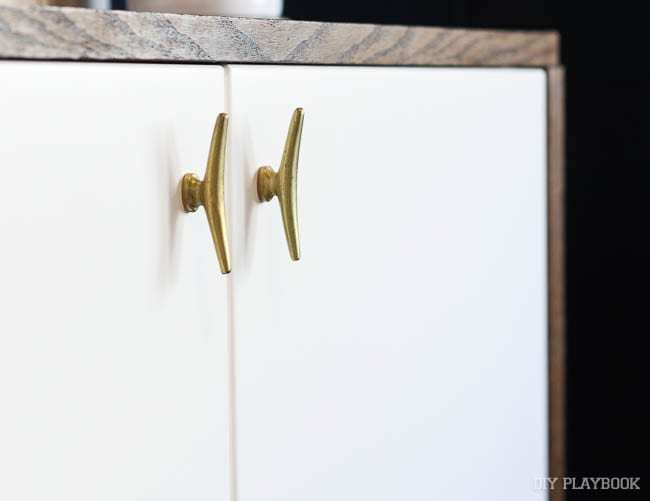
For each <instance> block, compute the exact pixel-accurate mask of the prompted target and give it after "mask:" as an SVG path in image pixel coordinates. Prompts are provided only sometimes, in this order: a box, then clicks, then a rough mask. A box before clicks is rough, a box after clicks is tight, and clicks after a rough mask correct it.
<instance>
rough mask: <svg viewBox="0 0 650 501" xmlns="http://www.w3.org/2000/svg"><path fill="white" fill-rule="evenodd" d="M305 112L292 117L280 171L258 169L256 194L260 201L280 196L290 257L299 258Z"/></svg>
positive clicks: (265, 168)
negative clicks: (301, 147)
mask: <svg viewBox="0 0 650 501" xmlns="http://www.w3.org/2000/svg"><path fill="white" fill-rule="evenodd" d="M304 116H305V113H304V111H303V109H302V108H297V109H296V110H295V111H294V112H293V116H292V117H291V123H290V124H289V132H288V134H287V141H286V143H285V145H284V152H283V153H282V161H281V162H280V168H279V169H278V172H275V171H274V170H273V169H272V168H271V167H269V166H264V167H260V168H259V170H258V171H257V195H258V196H259V199H260V202H269V201H270V200H271V199H273V197H274V196H277V197H278V200H279V202H280V210H281V212H282V222H283V223H284V232H285V234H286V236H287V244H288V245H289V254H290V255H291V259H293V260H294V261H298V259H300V240H299V237H298V194H297V193H298V186H297V183H298V157H299V155H300V138H301V136H302V123H303V119H304Z"/></svg>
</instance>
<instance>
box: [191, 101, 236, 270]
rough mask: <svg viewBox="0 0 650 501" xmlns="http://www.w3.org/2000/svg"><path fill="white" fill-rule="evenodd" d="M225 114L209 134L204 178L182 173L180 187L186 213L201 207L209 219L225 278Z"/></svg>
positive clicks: (227, 247) (227, 248) (227, 255)
mask: <svg viewBox="0 0 650 501" xmlns="http://www.w3.org/2000/svg"><path fill="white" fill-rule="evenodd" d="M227 135H228V115H227V114H225V113H221V114H219V116H218V117H217V122H216V123H215V125H214V131H213V133H212V143H210V153H209V155H208V164H207V166H206V168H205V179H203V181H201V180H200V179H198V178H197V177H196V175H194V174H185V175H184V176H183V184H182V186H181V196H182V198H183V208H184V209H185V212H195V211H196V210H197V209H198V208H199V206H201V205H202V206H203V208H204V209H205V214H206V215H207V216H208V224H209V225H210V233H212V240H213V241H214V248H215V249H216V251H217V258H218V259H219V267H220V268H221V273H223V274H224V275H225V274H226V273H230V244H229V243H228V228H227V226H226V203H225V200H224V171H225V160H226V137H227Z"/></svg>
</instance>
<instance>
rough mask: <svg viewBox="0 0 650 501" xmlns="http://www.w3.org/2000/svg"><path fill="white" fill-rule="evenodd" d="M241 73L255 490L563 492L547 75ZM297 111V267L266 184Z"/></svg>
mask: <svg viewBox="0 0 650 501" xmlns="http://www.w3.org/2000/svg"><path fill="white" fill-rule="evenodd" d="M227 74H228V77H229V85H230V89H231V90H230V105H229V112H230V113H231V115H232V133H231V149H230V152H231V156H230V165H231V166H232V170H231V172H232V180H233V182H232V185H231V193H232V200H233V206H232V221H233V235H234V238H233V256H234V257H233V270H235V272H233V275H232V280H231V284H230V285H231V288H232V305H233V310H232V328H233V330H232V332H231V336H232V338H233V346H232V352H231V355H232V359H233V362H232V364H233V365H232V372H233V373H232V384H233V387H234V431H235V436H234V443H235V447H234V450H235V461H234V465H235V479H236V489H237V493H238V497H237V499H238V500H240V501H254V500H262V499H268V500H296V501H297V500H304V499H309V500H311V501H313V500H323V501H325V500H333V499H337V500H359V499H373V500H402V499H409V500H422V501H424V500H432V499H445V500H451V499H457V500H468V499H495V500H497V499H498V500H500V501H503V500H512V501H521V500H524V499H533V498H534V499H538V498H539V497H540V496H543V493H541V492H535V491H534V490H533V485H534V478H535V477H540V476H545V475H546V471H547V466H546V461H547V426H548V424H547V373H546V371H547V369H546V365H547V362H546V361H547V352H546V345H547V322H546V314H547V313H546V311H547V309H546V295H547V286H546V280H547V279H546V257H547V253H546V118H545V117H546V74H545V72H544V71H541V70H519V69H517V70H507V69H493V70H489V69H405V68H404V69H397V68H388V69H386V68H383V69H379V68H333V67H329V68H327V67H325V68H324V67H311V68H308V67H293V68H287V67H265V66H249V67H246V66H243V67H242V66H233V67H228V69H227ZM297 106H301V107H303V108H304V110H305V121H304V128H303V141H302V150H301V158H300V167H299V174H298V186H299V188H298V200H299V211H298V213H299V223H300V232H301V248H302V259H301V260H300V261H298V262H292V261H291V260H290V258H289V253H288V250H287V244H286V242H285V236H284V229H283V226H282V220H281V217H280V210H279V208H278V206H277V202H276V201H275V200H274V201H273V203H272V204H268V203H267V204H259V203H258V202H257V193H256V186H255V184H254V183H253V180H254V177H255V172H256V170H257V168H258V167H259V166H260V165H265V164H269V165H272V166H274V167H277V165H278V163H279V161H280V156H281V154H282V148H283V145H284V136H285V134H286V132H287V127H288V123H289V118H290V116H291V112H292V111H293V108H295V107H297ZM506 473H507V477H508V478H507V481H506V479H505V478H504V475H505V474H506Z"/></svg>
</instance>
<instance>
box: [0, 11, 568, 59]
mask: <svg viewBox="0 0 650 501" xmlns="http://www.w3.org/2000/svg"><path fill="white" fill-rule="evenodd" d="M558 50H559V36H558V34H557V33H555V32H517V31H497V30H463V29H443V28H425V27H406V26H380V25H367V24H337V23H317V22H304V21H290V20H283V19H245V18H226V17H210V16H189V15H177V14H152V13H135V12H125V11H95V10H89V9H75V8H66V7H8V6H0V58H9V59H59V60H109V61H177V62H215V63H275V64H367V65H393V66H395V65H409V66H548V65H553V64H557V63H558Z"/></svg>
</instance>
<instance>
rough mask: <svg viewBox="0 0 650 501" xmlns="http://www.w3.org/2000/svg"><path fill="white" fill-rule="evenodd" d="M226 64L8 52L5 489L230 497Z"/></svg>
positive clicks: (67, 496) (3, 127)
mask: <svg viewBox="0 0 650 501" xmlns="http://www.w3.org/2000/svg"><path fill="white" fill-rule="evenodd" d="M223 79H224V76H223V69H222V68H215V67H212V68H210V67H205V66H160V65H139V64H138V65H135V64H134V65H126V64H123V65H115V64H85V63H72V64H65V63H36V62H31V63H27V62H2V63H0V174H1V179H2V181H1V185H2V196H0V239H1V244H0V499H3V500H7V501H9V500H11V501H44V500H47V501H53V500H61V501H72V500H80V501H81V500H83V501H88V500H94V501H97V500H106V501H116V500H138V501H142V500H156V501H160V500H170V501H171V500H175V501H178V500H188V499H191V500H212V501H214V500H222V499H226V498H228V496H229V487H228V482H229V481H228V479H229V476H228V470H227V462H228V438H227V434H228V431H227V429H228V410H227V405H228V404H227V402H228V396H227V369H226V366H227V350H226V346H227V345H226V324H227V320H226V311H227V310H226V281H225V279H224V277H223V276H222V275H221V274H220V273H219V267H218V263H217V259H216V255H215V252H214V248H213V245H212V241H211V238H210V233H209V230H208V227H207V223H206V220H205V216H204V215H203V214H202V210H201V211H200V212H199V213H197V214H193V215H186V214H184V213H183V212H182V209H181V204H180V199H179V192H178V188H179V181H180V180H181V178H182V175H183V174H184V173H185V172H186V171H194V172H197V173H198V174H200V175H203V171H204V168H205V165H206V159H207V154H208V148H209V144H210V139H211V136H212V128H213V125H214V121H215V118H216V115H217V114H218V113H219V112H221V111H224V110H223V108H224V106H223V105H224V102H223V101H224V87H223V84H224V80H223Z"/></svg>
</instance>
